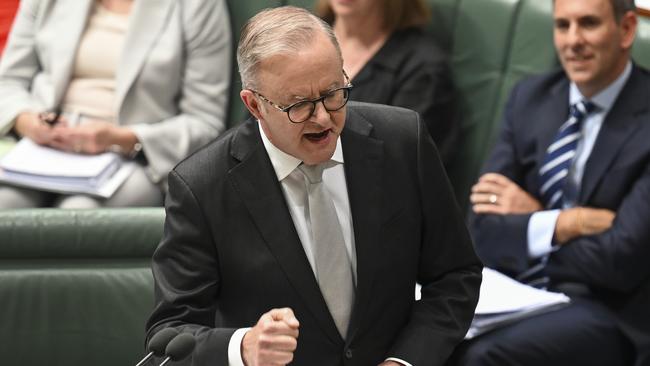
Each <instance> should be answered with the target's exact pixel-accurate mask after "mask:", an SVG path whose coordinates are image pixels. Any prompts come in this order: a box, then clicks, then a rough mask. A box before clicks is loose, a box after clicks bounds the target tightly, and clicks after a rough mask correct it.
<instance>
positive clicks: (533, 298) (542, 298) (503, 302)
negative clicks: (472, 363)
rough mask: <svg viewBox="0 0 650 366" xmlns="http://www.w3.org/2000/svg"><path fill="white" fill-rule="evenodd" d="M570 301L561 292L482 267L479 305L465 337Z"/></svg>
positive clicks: (558, 306)
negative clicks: (538, 286) (537, 287)
mask: <svg viewBox="0 0 650 366" xmlns="http://www.w3.org/2000/svg"><path fill="white" fill-rule="evenodd" d="M570 301H571V300H570V299H569V297H567V296H566V295H564V294H561V293H556V292H549V291H545V290H540V289H536V288H534V287H531V286H528V285H524V284H522V283H520V282H517V281H515V280H513V279H511V278H510V277H508V276H506V275H504V274H501V273H499V272H497V271H495V270H493V269H490V268H483V282H482V283H481V292H480V295H479V301H478V305H477V306H476V311H475V313H474V320H472V325H471V326H470V328H469V331H468V332H467V335H465V339H471V338H474V337H476V336H478V335H480V334H483V333H485V332H488V331H490V330H493V329H497V328H500V327H502V326H504V325H507V324H511V323H513V322H516V321H518V320H521V319H524V318H527V317H530V316H533V315H537V314H541V313H545V312H549V311H552V310H555V309H558V308H561V307H564V306H566V305H568V304H569V302H570Z"/></svg>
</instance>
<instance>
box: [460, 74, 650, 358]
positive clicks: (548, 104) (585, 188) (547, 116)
mask: <svg viewBox="0 0 650 366" xmlns="http://www.w3.org/2000/svg"><path fill="white" fill-rule="evenodd" d="M569 83H570V82H569V80H568V79H567V77H566V75H565V74H564V72H563V71H556V72H553V73H550V74H546V75H542V76H537V77H533V78H530V79H527V80H524V81H523V82H521V83H519V84H518V85H517V86H516V87H515V88H514V89H513V91H512V94H511V96H510V100H509V101H508V104H507V106H506V110H505V118H504V122H503V127H502V131H501V134H500V136H499V139H498V141H497V143H496V146H495V148H494V151H493V152H492V155H491V156H490V158H489V159H488V161H487V163H486V165H485V167H484V169H483V172H497V173H501V174H503V175H505V176H507V177H508V178H510V179H511V180H513V181H514V182H515V183H517V184H518V185H519V186H521V187H522V188H523V189H525V190H526V191H527V192H529V193H530V194H532V195H533V196H535V197H536V198H537V199H539V194H538V192H539V183H538V171H539V169H540V165H541V164H542V161H543V158H544V155H545V150H546V148H547V147H548V146H549V144H550V143H551V141H552V140H553V138H554V137H555V134H556V133H557V130H558V128H559V126H560V125H561V124H562V123H563V122H564V121H565V120H566V118H567V116H568V110H569V105H568V102H569V96H568V93H569ZM649 104H650V74H648V72H647V71H646V70H644V69H642V68H640V67H638V66H635V67H634V68H633V70H632V73H631V75H630V78H629V80H628V82H627V84H626V85H625V86H624V88H623V90H622V91H621V93H620V95H619V97H618V99H617V100H616V102H615V104H614V105H613V107H612V109H611V110H610V112H609V114H608V115H607V117H606V119H605V121H604V122H603V126H602V128H601V130H600V133H599V135H598V138H597V140H596V143H595V145H594V148H593V151H592V153H591V155H590V157H589V159H588V161H587V164H586V166H585V173H584V177H583V180H582V187H581V191H580V196H579V200H578V201H579V203H578V204H579V205H580V206H589V207H595V208H606V209H609V210H613V211H615V212H616V219H615V220H614V224H613V227H612V228H611V229H610V230H607V231H606V232H603V233H601V234H599V235H593V236H585V237H579V238H576V239H575V240H573V241H571V242H569V243H568V244H566V245H563V246H562V247H561V248H560V249H559V250H558V251H556V252H553V253H552V254H551V256H550V260H549V262H548V265H547V272H548V274H549V276H550V278H551V282H552V284H560V283H566V282H571V283H579V284H582V285H586V286H587V287H588V288H589V289H590V290H591V292H592V293H593V294H595V296H596V298H598V299H600V300H601V301H602V302H604V303H605V304H607V305H609V307H610V308H611V309H613V310H614V311H615V312H616V313H617V314H618V318H619V324H620V326H621V329H622V330H623V332H624V333H625V334H626V335H627V336H628V337H629V338H630V339H631V340H632V341H633V342H634V343H635V345H636V347H637V349H638V350H639V352H638V357H637V359H638V363H637V364H638V365H641V364H644V365H645V364H648V363H650V314H648V311H649V309H650V109H649ZM530 216H531V215H478V216H473V217H472V218H471V226H472V233H473V235H474V239H475V242H476V247H477V252H478V253H479V256H480V257H481V258H482V259H483V261H484V263H485V265H486V266H489V267H493V268H496V269H499V270H501V271H503V272H505V273H508V274H510V275H516V274H518V273H521V272H523V271H524V270H526V269H527V268H529V267H530V265H531V263H530V261H529V260H528V257H527V226H528V220H529V219H530Z"/></svg>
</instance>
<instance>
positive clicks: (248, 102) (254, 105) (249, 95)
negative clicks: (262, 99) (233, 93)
mask: <svg viewBox="0 0 650 366" xmlns="http://www.w3.org/2000/svg"><path fill="white" fill-rule="evenodd" d="M239 97H240V98H241V100H242V102H244V105H245V106H246V109H248V111H249V112H251V114H252V115H253V116H254V117H255V119H258V120H259V119H261V116H262V113H261V108H262V106H261V105H260V103H259V102H258V100H257V98H255V94H254V93H253V92H252V91H250V90H248V89H244V90H242V91H240V92H239Z"/></svg>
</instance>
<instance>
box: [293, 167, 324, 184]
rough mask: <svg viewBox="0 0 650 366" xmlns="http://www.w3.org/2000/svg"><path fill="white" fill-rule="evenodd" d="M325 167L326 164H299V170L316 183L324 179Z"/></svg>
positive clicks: (312, 182)
mask: <svg viewBox="0 0 650 366" xmlns="http://www.w3.org/2000/svg"><path fill="white" fill-rule="evenodd" d="M325 168H326V165H325V164H318V165H306V164H304V163H303V164H300V165H298V170H300V171H301V172H302V174H304V175H305V177H307V180H308V181H309V183H311V184H316V183H320V182H322V181H323V170H325Z"/></svg>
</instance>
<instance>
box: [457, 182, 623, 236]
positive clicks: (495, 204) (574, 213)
mask: <svg viewBox="0 0 650 366" xmlns="http://www.w3.org/2000/svg"><path fill="white" fill-rule="evenodd" d="M470 201H471V202H472V210H473V211H474V213H476V214H497V215H511V214H532V213H535V212H538V211H542V210H544V207H543V206H542V204H541V203H540V202H539V201H538V200H537V199H535V197H533V196H532V195H531V194H529V193H528V192H526V191H525V190H524V189H522V188H521V187H520V186H519V185H517V184H516V183H514V182H513V181H512V180H510V179H508V177H506V176H504V175H502V174H498V173H486V174H483V175H482V176H481V177H480V178H479V180H478V182H477V183H476V184H474V186H472V193H471V195H470ZM615 216H616V213H615V212H613V211H611V210H606V209H598V208H591V207H573V208H568V209H564V210H562V211H561V212H560V215H559V216H558V219H557V222H556V223H555V230H554V235H553V237H554V242H555V243H557V244H558V245H563V244H566V243H568V242H570V241H571V240H572V239H575V238H577V237H580V236H587V235H595V234H599V233H602V232H604V231H605V230H608V229H609V228H611V227H612V223H613V221H614V217H615Z"/></svg>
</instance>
